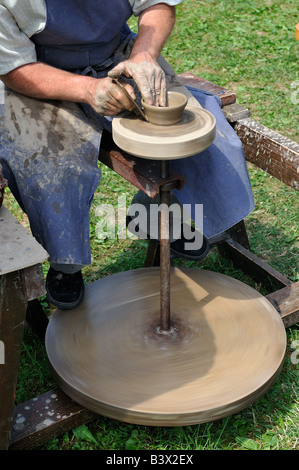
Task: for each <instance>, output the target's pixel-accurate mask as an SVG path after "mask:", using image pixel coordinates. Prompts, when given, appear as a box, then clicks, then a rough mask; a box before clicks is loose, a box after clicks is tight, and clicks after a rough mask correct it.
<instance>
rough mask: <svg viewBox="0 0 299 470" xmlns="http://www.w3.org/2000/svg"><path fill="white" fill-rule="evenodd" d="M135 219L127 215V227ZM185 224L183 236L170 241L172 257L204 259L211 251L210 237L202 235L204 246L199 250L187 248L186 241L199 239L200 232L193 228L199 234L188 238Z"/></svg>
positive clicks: (182, 228)
mask: <svg viewBox="0 0 299 470" xmlns="http://www.w3.org/2000/svg"><path fill="white" fill-rule="evenodd" d="M133 220H134V219H132V217H131V216H130V215H127V217H126V226H127V228H128V225H129V223H130V222H132V221H133ZM184 226H185V224H182V225H181V237H180V238H178V239H177V240H175V241H173V242H171V243H170V254H171V256H172V258H173V259H176V258H183V259H187V260H190V261H199V260H202V259H204V258H205V257H206V256H207V255H208V254H209V251H210V245H209V242H208V239H207V238H206V237H205V236H204V235H202V246H201V247H200V248H198V249H197V250H186V249H185V243H192V242H194V241H195V240H198V238H199V235H200V234H199V232H198V231H197V230H195V229H191V230H192V232H194V233H195V232H196V233H197V235H196V237H195V235H194V237H192V238H191V237H190V239H189V238H188V239H186V238H185V237H184V233H186V230H185V232H184ZM189 232H190V227H189V226H188V232H187V233H189ZM147 239H148V240H150V236H149V235H148V234H147ZM157 241H158V240H157Z"/></svg>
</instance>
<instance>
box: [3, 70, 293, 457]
mask: <svg viewBox="0 0 299 470" xmlns="http://www.w3.org/2000/svg"><path fill="white" fill-rule="evenodd" d="M180 78H181V80H182V82H183V83H184V84H186V85H190V86H192V87H197V88H200V89H205V90H207V91H211V92H213V93H215V94H217V95H218V96H219V97H220V98H221V100H222V104H223V112H224V114H225V115H226V117H227V119H228V121H229V122H230V123H231V125H232V126H233V127H234V128H235V130H236V132H237V134H238V135H239V137H240V139H241V141H242V143H243V146H244V151H245V156H246V159H247V160H248V161H249V162H252V163H254V164H255V165H256V166H258V167H259V168H262V169H263V170H265V171H267V172H268V173H269V174H271V175H273V176H275V177H276V178H278V179H279V180H281V181H283V182H284V183H285V184H287V185H289V186H291V187H293V188H295V189H298V188H299V184H298V176H299V175H298V167H299V146H298V144H296V143H294V142H292V141H291V140H289V139H286V138H284V137H282V136H280V135H279V134H277V133H275V132H273V131H271V130H269V129H267V128H265V127H264V126H262V125H260V124H258V123H256V122H254V121H252V120H251V119H250V118H249V111H248V110H247V109H245V108H243V107H242V106H240V105H238V104H237V103H236V96H235V94H234V93H232V92H230V91H229V90H226V89H224V88H222V87H219V86H217V85H214V84H212V83H210V82H207V81H206V80H203V79H201V78H199V77H197V76H195V75H194V74H192V73H188V72H187V73H184V74H182V75H180ZM99 159H100V161H102V162H103V163H105V164H106V165H107V166H109V167H110V168H112V169H113V170H114V171H115V172H116V173H118V174H119V175H121V176H122V177H123V178H125V179H127V180H128V181H130V182H131V183H132V184H133V185H134V186H135V187H136V188H137V189H142V190H143V191H144V192H146V193H147V194H148V195H149V196H150V197H154V196H155V195H156V194H158V192H159V188H160V186H161V184H162V182H161V179H160V177H159V176H158V175H159V172H158V171H157V176H153V177H152V178H149V176H148V171H147V165H148V162H145V161H140V159H136V158H134V157H132V156H130V155H126V154H124V152H122V151H121V150H120V149H118V148H117V147H116V146H115V145H114V143H113V141H112V138H111V136H110V137H109V136H108V135H106V136H105V138H104V139H103V140H102V144H101V152H100V157H99ZM152 174H153V172H152ZM174 181H175V182H176V184H177V186H178V187H179V186H180V185H181V184H183V176H182V175H170V177H169V182H174ZM163 183H165V181H163ZM210 243H211V245H217V246H218V247H219V250H220V251H221V253H222V254H223V255H224V256H228V257H229V258H230V259H231V260H232V262H233V263H234V264H235V265H237V266H239V267H240V268H242V269H243V270H244V271H245V272H246V273H247V274H250V275H251V276H253V277H254V278H255V279H256V280H258V281H259V282H262V283H263V284H264V285H266V286H267V287H269V286H271V287H272V288H273V292H272V293H271V294H269V295H268V296H267V298H268V300H269V301H270V302H271V303H272V304H273V305H274V307H275V308H276V310H277V311H278V313H279V314H280V316H281V318H282V320H283V322H284V325H285V327H286V328H287V327H289V326H291V325H293V324H295V323H296V322H298V319H299V300H298V299H299V282H297V283H292V282H291V281H290V280H289V279H287V278H286V277H285V276H283V275H281V274H280V273H279V272H277V271H276V270H274V269H273V268H271V267H270V266H269V265H267V263H265V262H264V261H262V260H260V259H259V258H258V257H257V256H255V255H253V253H251V251H250V244H249V240H248V237H247V233H246V229H245V224H244V221H242V222H241V223H239V224H237V225H236V226H235V227H233V228H232V229H230V230H229V231H227V232H225V233H223V234H221V235H220V236H217V237H214V238H213V239H211V240H210ZM156 254H157V245H156V244H155V243H150V244H149V249H148V253H147V257H146V261H145V265H148V266H150V265H153V264H155V263H157V258H156ZM27 316H28V318H29V319H30V323H31V326H32V327H33V328H35V330H36V332H38V334H39V336H40V338H41V339H43V336H44V329H45V327H46V322H45V321H44V320H43V319H42V320H41V329H40V328H39V327H38V324H37V321H36V319H39V318H41V316H40V312H39V306H38V304H37V303H33V299H31V303H29V304H28V308H27ZM39 321H40V320H39ZM18 341H19V340H18ZM49 404H50V408H51V418H50V417H49V406H48V405H49ZM96 417H97V415H95V414H94V413H92V412H90V411H88V410H86V409H85V408H83V407H81V406H80V405H78V404H76V403H74V402H73V401H72V400H71V399H70V398H69V397H67V396H66V395H65V394H64V393H63V392H62V391H60V390H56V389H55V390H50V391H49V392H47V393H45V394H42V395H41V396H40V397H37V398H34V399H32V400H29V401H28V402H26V403H23V404H21V405H19V406H17V407H16V408H15V409H14V413H13V419H12V428H11V435H10V444H9V448H10V449H33V448H35V447H37V446H39V445H41V444H43V443H44V442H46V441H48V440H50V439H52V438H54V437H56V436H58V435H61V434H63V433H64V432H66V431H68V430H70V429H72V428H74V427H76V426H79V425H82V424H84V423H87V422H88V421H91V420H93V419H95V418H96ZM23 422H25V423H26V426H22V424H23ZM1 444H2V448H3V447H4V445H3V441H2V443H1V442H0V448H1Z"/></svg>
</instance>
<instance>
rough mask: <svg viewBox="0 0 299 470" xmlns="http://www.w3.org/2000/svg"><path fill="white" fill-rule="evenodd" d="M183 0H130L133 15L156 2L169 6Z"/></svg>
mask: <svg viewBox="0 0 299 470" xmlns="http://www.w3.org/2000/svg"><path fill="white" fill-rule="evenodd" d="M183 1H184V0H165V1H161V0H130V3H131V7H132V10H133V13H134V15H135V16H139V15H140V13H141V12H142V11H143V10H146V9H147V8H149V7H152V6H154V5H157V4H158V3H166V5H169V6H171V7H173V6H176V5H178V4H179V3H182V2H183Z"/></svg>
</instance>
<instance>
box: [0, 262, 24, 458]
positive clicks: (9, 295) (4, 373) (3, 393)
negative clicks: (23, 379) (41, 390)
mask: <svg viewBox="0 0 299 470" xmlns="http://www.w3.org/2000/svg"><path fill="white" fill-rule="evenodd" d="M26 307H27V303H26V300H25V297H24V292H23V276H22V273H21V272H19V271H16V272H14V273H8V274H5V275H3V276H0V340H1V344H2V345H3V348H4V363H3V364H1V366H0V449H1V450H5V449H7V447H8V443H9V434H10V429H11V423H12V414H13V408H14V400H15V393H16V385H17V377H18V371H19V363H20V357H21V350H22V341H23V334H24V323H25V315H26Z"/></svg>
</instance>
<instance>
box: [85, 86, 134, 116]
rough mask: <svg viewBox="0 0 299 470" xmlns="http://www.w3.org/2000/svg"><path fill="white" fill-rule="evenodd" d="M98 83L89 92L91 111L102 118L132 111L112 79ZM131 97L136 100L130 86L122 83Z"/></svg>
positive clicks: (126, 99) (130, 105)
mask: <svg viewBox="0 0 299 470" xmlns="http://www.w3.org/2000/svg"><path fill="white" fill-rule="evenodd" d="M97 82H98V83H96V84H95V85H94V87H93V88H94V89H93V90H89V93H90V104H91V106H92V107H93V109H94V110H95V111H96V112H97V113H99V114H102V115H104V116H115V115H117V114H118V113H120V112H121V111H123V110H125V109H127V110H129V111H131V110H132V109H133V107H132V104H131V103H130V101H129V100H128V98H127V97H126V96H125V94H124V93H123V92H122V91H121V89H120V88H119V87H118V86H117V85H116V84H114V83H113V82H112V79H111V78H109V77H107V78H102V79H98V80H97ZM123 86H124V87H125V88H126V90H127V91H128V93H129V94H130V95H131V97H132V98H133V99H134V100H136V96H135V93H134V90H133V88H132V86H131V85H130V84H128V83H124V84H123Z"/></svg>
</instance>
